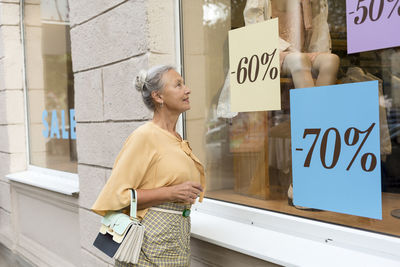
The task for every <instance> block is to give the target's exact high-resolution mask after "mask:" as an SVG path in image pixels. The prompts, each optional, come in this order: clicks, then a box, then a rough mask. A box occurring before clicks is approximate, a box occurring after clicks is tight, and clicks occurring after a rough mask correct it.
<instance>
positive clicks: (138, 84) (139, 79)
mask: <svg viewBox="0 0 400 267" xmlns="http://www.w3.org/2000/svg"><path fill="white" fill-rule="evenodd" d="M146 77H147V71H145V70H141V71H140V72H139V75H138V76H136V79H135V88H136V90H138V91H139V92H142V91H143V88H144V84H145V83H146Z"/></svg>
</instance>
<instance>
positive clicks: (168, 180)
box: [92, 65, 205, 266]
mask: <svg viewBox="0 0 400 267" xmlns="http://www.w3.org/2000/svg"><path fill="white" fill-rule="evenodd" d="M135 87H136V89H137V90H139V91H140V92H141V93H142V97H143V101H144V103H145V104H146V106H147V107H148V108H150V109H151V110H153V111H154V116H153V119H152V121H149V122H147V123H145V124H144V125H142V126H140V127H138V128H137V129H136V130H134V131H133V132H132V133H131V134H130V135H129V136H128V138H127V139H126V140H125V143H124V145H123V147H122V149H121V151H120V152H119V154H118V156H117V158H116V160H115V162H114V165H113V169H112V172H111V176H110V178H109V179H108V181H107V183H106V185H105V186H104V188H103V189H102V191H101V192H100V195H99V196H98V198H97V200H96V202H95V203H94V205H93V207H92V210H93V211H94V212H96V213H97V214H100V215H104V214H105V213H106V212H107V211H110V210H123V211H124V212H126V213H127V211H128V209H129V203H130V193H129V191H130V188H134V189H136V191H137V200H138V202H137V205H138V212H137V215H138V217H139V219H140V220H141V222H142V224H143V225H144V226H145V234H144V239H143V245H142V248H141V252H140V256H139V262H138V264H137V265H136V264H135V265H134V264H127V263H122V262H119V261H116V262H115V266H189V265H190V217H189V213H190V206H191V204H193V203H195V201H196V199H197V197H199V196H200V199H199V201H200V202H201V201H202V198H203V196H204V188H205V178H204V168H203V166H202V164H201V163H200V161H199V160H198V159H197V157H196V156H195V155H194V154H193V153H192V150H191V148H190V146H189V144H188V142H187V141H186V140H183V139H182V137H181V136H180V135H179V134H178V133H177V132H176V130H175V127H176V122H177V120H178V117H179V115H180V114H181V113H182V112H185V111H187V110H189V109H190V102H189V94H190V92H191V91H190V89H189V88H188V87H187V86H186V85H185V84H184V82H183V79H182V77H181V76H180V75H179V73H177V72H176V71H175V70H174V68H173V67H171V66H167V65H162V66H157V67H153V68H151V69H149V70H148V71H143V70H142V71H140V73H139V75H138V76H137V77H136V81H135Z"/></svg>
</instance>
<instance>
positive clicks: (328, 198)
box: [290, 81, 382, 219]
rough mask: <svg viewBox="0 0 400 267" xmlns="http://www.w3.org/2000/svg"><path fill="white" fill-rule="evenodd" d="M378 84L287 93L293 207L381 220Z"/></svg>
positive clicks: (305, 89)
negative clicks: (289, 117) (289, 115)
mask: <svg viewBox="0 0 400 267" xmlns="http://www.w3.org/2000/svg"><path fill="white" fill-rule="evenodd" d="M378 99H379V98H378V81H372V82H361V83H352V84H341V85H332V86H323V87H312V88H304V89H293V90H291V91H290V111H291V140H292V170H293V202H294V204H295V205H299V206H304V207H309V208H316V209H321V210H329V211H334V212H340V213H346V214H351V215H357V216H363V217H369V218H374V219H382V201H381V168H380V162H381V161H380V139H379V100H378Z"/></svg>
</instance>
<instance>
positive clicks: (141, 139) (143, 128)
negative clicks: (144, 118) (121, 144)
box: [125, 122, 154, 145]
mask: <svg viewBox="0 0 400 267" xmlns="http://www.w3.org/2000/svg"><path fill="white" fill-rule="evenodd" d="M153 135H154V133H153V129H152V128H151V127H150V125H149V122H146V123H144V124H142V125H140V126H139V127H137V128H136V129H134V130H133V131H132V132H131V133H130V134H129V136H128V137H127V138H126V140H125V144H127V143H136V144H141V145H149V144H154V138H153Z"/></svg>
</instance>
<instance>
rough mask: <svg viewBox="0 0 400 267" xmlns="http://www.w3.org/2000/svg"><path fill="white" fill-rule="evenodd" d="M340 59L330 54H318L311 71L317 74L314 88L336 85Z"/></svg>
mask: <svg viewBox="0 0 400 267" xmlns="http://www.w3.org/2000/svg"><path fill="white" fill-rule="evenodd" d="M339 63H340V59H339V57H338V56H337V55H335V54H331V53H322V54H319V55H318V56H317V57H316V58H315V61H314V64H313V65H312V68H313V70H316V71H317V72H318V78H317V82H316V86H324V85H331V84H335V83H336V79H337V72H338V70H339Z"/></svg>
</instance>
